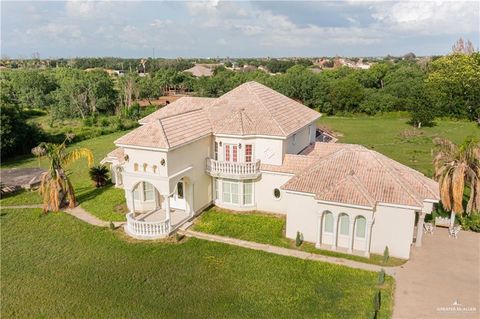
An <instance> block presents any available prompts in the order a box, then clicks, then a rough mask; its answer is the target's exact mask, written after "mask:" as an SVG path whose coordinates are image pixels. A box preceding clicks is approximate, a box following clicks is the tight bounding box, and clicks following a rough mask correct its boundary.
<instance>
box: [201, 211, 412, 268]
mask: <svg viewBox="0 0 480 319" xmlns="http://www.w3.org/2000/svg"><path fill="white" fill-rule="evenodd" d="M193 229H194V230H196V231H200V232H205V233H209V234H215V235H220V236H226V237H232V238H238V239H243V240H248V241H254V242H257V243H263V244H270V245H275V246H280V247H287V248H292V249H300V250H304V251H308V252H311V253H315V254H320V255H326V256H332V257H341V258H346V259H351V260H355V261H360V262H364V263H368V264H376V265H381V266H399V265H402V264H404V263H405V262H406V260H403V259H399V258H393V257H390V258H388V261H387V263H384V262H383V256H380V255H375V254H370V258H366V257H362V256H356V255H350V254H344V253H341V252H336V251H330V250H323V249H317V248H315V246H314V244H312V243H307V242H304V243H302V245H301V246H300V247H297V246H296V245H295V240H291V239H288V238H286V237H285V217H284V216H279V215H272V214H262V213H255V212H253V213H244V212H242V213H236V212H232V211H226V210H222V209H219V208H217V207H213V208H211V209H209V210H207V211H205V212H203V213H202V215H201V217H200V218H199V219H198V220H197V221H196V223H195V225H194V227H193Z"/></svg>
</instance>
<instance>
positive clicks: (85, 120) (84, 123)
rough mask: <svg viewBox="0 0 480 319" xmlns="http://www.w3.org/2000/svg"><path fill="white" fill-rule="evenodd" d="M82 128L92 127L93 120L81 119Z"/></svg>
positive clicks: (88, 118)
mask: <svg viewBox="0 0 480 319" xmlns="http://www.w3.org/2000/svg"><path fill="white" fill-rule="evenodd" d="M83 126H87V127H90V126H93V118H91V117H86V118H84V119H83Z"/></svg>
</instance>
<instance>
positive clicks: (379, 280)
mask: <svg viewBox="0 0 480 319" xmlns="http://www.w3.org/2000/svg"><path fill="white" fill-rule="evenodd" d="M384 282H385V270H383V269H382V270H380V271H379V272H378V277H377V284H379V285H383V283H384Z"/></svg>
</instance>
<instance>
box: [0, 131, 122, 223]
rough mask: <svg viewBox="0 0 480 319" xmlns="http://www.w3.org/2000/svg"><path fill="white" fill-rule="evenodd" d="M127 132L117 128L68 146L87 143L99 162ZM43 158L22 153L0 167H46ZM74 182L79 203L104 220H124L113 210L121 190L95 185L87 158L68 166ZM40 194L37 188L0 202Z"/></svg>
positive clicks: (36, 199) (36, 200)
mask: <svg viewBox="0 0 480 319" xmlns="http://www.w3.org/2000/svg"><path fill="white" fill-rule="evenodd" d="M124 134H126V132H117V133H113V134H109V135H104V136H100V137H97V138H93V139H90V140H86V141H82V142H79V143H75V144H72V145H71V146H70V147H73V148H76V147H88V148H89V149H91V150H92V152H93V154H94V157H95V163H96V164H98V163H99V162H100V161H101V160H102V159H103V158H104V157H105V155H107V153H108V152H110V151H112V150H113V149H114V148H115V145H114V144H113V141H114V140H116V139H117V138H119V137H120V136H122V135H124ZM46 164H47V162H46V160H41V161H39V160H38V159H37V158H34V157H32V156H23V157H19V158H16V159H12V160H9V161H8V162H5V163H2V168H11V167H38V166H41V167H45V166H46ZM68 169H69V171H70V173H71V175H70V178H71V180H72V182H73V185H74V188H75V192H76V196H77V200H78V202H79V203H80V205H81V206H82V207H84V208H85V209H86V210H88V211H89V212H91V213H92V214H94V215H96V216H97V217H99V218H100V219H103V220H105V221H122V220H125V214H122V213H118V212H117V211H116V207H117V206H119V205H120V206H121V205H123V204H125V195H124V192H123V190H121V189H115V188H114V187H113V186H109V187H105V188H100V189H96V188H95V187H93V184H92V181H91V180H90V178H89V176H88V166H87V164H86V160H84V159H81V160H79V161H77V162H75V163H74V164H72V165H71V166H70V167H68ZM40 203H41V198H40V196H39V195H38V193H37V192H22V193H19V194H17V195H15V196H9V197H6V198H2V199H1V200H0V205H2V206H5V205H26V204H40Z"/></svg>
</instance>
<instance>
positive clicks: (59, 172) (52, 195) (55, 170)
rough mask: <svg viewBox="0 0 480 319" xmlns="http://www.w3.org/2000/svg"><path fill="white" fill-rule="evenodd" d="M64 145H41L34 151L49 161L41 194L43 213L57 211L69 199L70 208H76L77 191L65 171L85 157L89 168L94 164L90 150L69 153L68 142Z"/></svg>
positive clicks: (77, 150) (42, 178) (41, 183)
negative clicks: (65, 199)
mask: <svg viewBox="0 0 480 319" xmlns="http://www.w3.org/2000/svg"><path fill="white" fill-rule="evenodd" d="M67 140H69V137H67V138H66V139H65V140H64V141H63V143H62V144H54V143H41V144H40V145H38V146H37V147H35V148H33V149H32V153H33V154H34V155H35V156H38V157H46V158H47V159H48V160H49V167H48V170H47V171H46V172H45V173H43V174H42V176H41V181H40V188H39V193H40V195H42V196H43V211H44V212H45V213H46V212H48V211H49V210H52V211H57V210H59V208H60V206H61V205H62V202H63V199H64V198H65V196H66V197H67V201H68V207H70V208H73V207H75V191H74V189H73V185H72V183H71V182H70V179H69V178H68V175H67V173H66V171H65V169H64V167H65V166H67V165H70V164H71V163H73V162H75V161H76V160H78V159H80V158H82V157H85V158H86V159H87V161H88V166H92V164H93V153H92V151H91V150H89V149H88V148H77V149H73V150H70V151H68V150H67V148H66V142H67Z"/></svg>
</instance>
